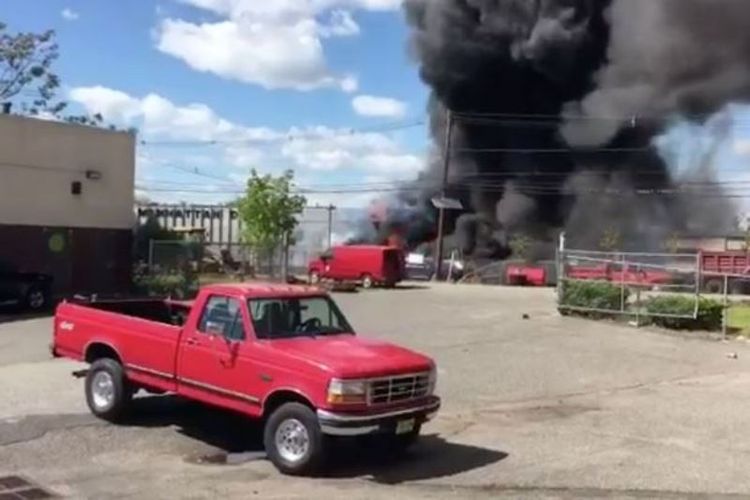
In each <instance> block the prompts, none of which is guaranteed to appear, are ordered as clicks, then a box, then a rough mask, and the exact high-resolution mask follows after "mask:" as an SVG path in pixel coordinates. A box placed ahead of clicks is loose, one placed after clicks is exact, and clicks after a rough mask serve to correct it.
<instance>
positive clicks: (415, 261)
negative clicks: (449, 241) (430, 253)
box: [405, 254, 464, 281]
mask: <svg viewBox="0 0 750 500" xmlns="http://www.w3.org/2000/svg"><path fill="white" fill-rule="evenodd" d="M436 267H437V266H436V265H435V259H433V258H432V257H427V256H424V255H421V254H409V255H407V257H406V263H405V269H406V277H407V279H410V280H424V281H430V280H432V279H433V278H434V277H435V273H436V272H437V269H436ZM463 274H464V263H463V261H462V260H460V259H456V258H454V259H453V260H451V259H450V258H447V259H444V260H443V268H442V272H441V276H440V279H441V280H447V279H448V276H449V275H450V279H451V281H458V280H460V279H461V278H462V277H463Z"/></svg>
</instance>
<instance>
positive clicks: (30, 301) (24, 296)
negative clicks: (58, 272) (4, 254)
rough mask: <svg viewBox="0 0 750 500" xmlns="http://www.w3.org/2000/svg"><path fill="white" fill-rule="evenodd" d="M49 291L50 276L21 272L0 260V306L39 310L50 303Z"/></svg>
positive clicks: (50, 290) (50, 295) (50, 286)
mask: <svg viewBox="0 0 750 500" xmlns="http://www.w3.org/2000/svg"><path fill="white" fill-rule="evenodd" d="M51 292H52V277H51V276H49V275H46V274H41V273H32V272H21V271H19V270H18V269H16V268H14V267H13V266H11V265H9V264H7V263H4V262H0V306H14V307H20V308H23V309H27V310H30V311H41V310H44V309H46V308H47V307H48V306H49V305H50V302H51V300H52V293H51Z"/></svg>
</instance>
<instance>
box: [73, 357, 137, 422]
mask: <svg viewBox="0 0 750 500" xmlns="http://www.w3.org/2000/svg"><path fill="white" fill-rule="evenodd" d="M85 390H86V403H87V404H88V407H89V409H90V410H91V413H93V414H94V415H95V416H97V417H99V418H101V419H104V420H108V421H110V422H114V421H116V420H118V419H119V418H120V417H122V415H123V414H124V413H125V411H126V410H127V408H128V406H129V404H130V400H131V399H132V397H133V391H132V390H131V388H130V385H129V384H128V382H127V380H126V379H125V372H124V371H123V369H122V365H121V364H120V363H118V362H117V361H115V360H114V359H97V360H96V361H94V363H93V364H92V365H91V368H89V371H88V373H87V374H86V385H85Z"/></svg>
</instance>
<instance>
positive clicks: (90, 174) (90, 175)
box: [86, 170, 102, 181]
mask: <svg viewBox="0 0 750 500" xmlns="http://www.w3.org/2000/svg"><path fill="white" fill-rule="evenodd" d="M86 178H87V179H88V180H90V181H98V180H99V179H101V178H102V173H101V172H99V171H98V170H86Z"/></svg>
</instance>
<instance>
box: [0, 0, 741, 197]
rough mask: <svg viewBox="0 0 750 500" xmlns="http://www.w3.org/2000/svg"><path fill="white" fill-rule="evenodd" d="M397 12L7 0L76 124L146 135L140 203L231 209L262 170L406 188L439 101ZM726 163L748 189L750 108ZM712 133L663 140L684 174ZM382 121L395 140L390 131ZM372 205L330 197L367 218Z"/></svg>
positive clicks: (675, 134) (288, 1) (273, 3)
mask: <svg viewBox="0 0 750 500" xmlns="http://www.w3.org/2000/svg"><path fill="white" fill-rule="evenodd" d="M400 2H401V0H156V1H151V0H127V1H126V0H34V1H23V0H4V1H3V2H2V5H1V6H0V19H3V20H4V21H5V22H6V23H7V24H8V25H9V29H10V30H12V31H19V30H34V31H41V30H44V29H47V28H53V29H55V30H56V31H57V33H58V41H59V44H60V52H61V58H60V60H59V61H58V63H57V66H56V69H57V71H58V73H59V74H60V76H61V78H62V81H63V85H64V88H63V89H62V94H63V96H64V97H66V98H67V99H68V100H69V101H70V102H71V112H80V111H85V112H89V113H92V114H93V113H95V112H100V113H102V114H103V115H104V117H105V119H106V121H107V122H108V123H113V124H116V125H118V126H122V127H130V126H134V127H136V128H138V129H139V131H140V133H139V139H140V140H142V141H145V144H143V145H140V146H139V151H138V169H137V186H138V188H139V189H138V191H139V194H141V195H147V196H148V197H149V198H151V199H154V200H160V201H178V200H188V201H193V202H213V201H224V200H227V199H230V198H232V197H233V196H234V194H233V193H231V191H236V190H239V189H241V188H242V184H243V182H244V179H245V178H246V176H247V173H248V171H249V169H250V168H252V167H255V168H257V169H259V170H260V171H263V172H273V173H277V172H280V171H281V170H283V169H286V168H292V169H294V170H295V172H296V175H297V179H298V184H299V185H300V186H302V187H308V188H314V189H316V190H318V191H326V190H327V191H341V190H346V189H348V188H351V187H352V186H354V187H359V188H360V189H361V188H362V186H364V185H365V184H367V185H368V186H373V187H378V186H380V187H382V186H389V185H390V183H392V182H394V181H395V180H399V179H410V178H413V177H414V175H415V174H416V173H417V172H418V171H419V169H420V168H422V167H423V166H424V164H425V155H426V154H427V151H428V149H429V145H430V141H429V140H428V138H427V131H426V127H425V125H424V121H425V118H426V117H425V106H426V100H427V89H426V88H425V87H424V85H423V84H422V83H421V82H420V80H419V77H418V71H417V67H416V65H415V64H414V63H413V62H412V61H410V59H409V56H408V51H407V36H408V31H407V27H406V25H405V22H404V20H403V17H402V13H401V11H400ZM729 113H730V114H731V116H733V117H734V118H735V121H734V125H733V126H732V127H731V128H730V129H729V131H728V133H727V134H726V137H725V139H726V140H724V141H723V143H722V145H721V147H720V148H719V150H718V151H717V153H716V155H715V158H716V162H715V163H717V164H718V170H719V171H720V172H719V177H720V178H721V179H722V180H723V181H743V182H748V181H750V176H749V175H748V173H745V172H746V170H747V169H746V165H747V163H748V161H749V158H750V129H748V123H750V112H749V111H748V109H747V108H741V107H732V108H730V109H729ZM711 123H712V122H709V124H708V125H707V126H706V127H695V126H687V125H685V124H680V123H679V122H678V123H677V125H676V126H675V128H674V129H673V130H671V131H670V132H669V133H668V134H666V136H665V137H664V139H662V140H661V144H662V145H663V147H664V150H665V151H666V152H667V153H668V154H667V157H668V158H670V159H672V160H673V161H674V163H675V168H676V169H677V170H679V171H682V172H684V171H686V170H688V169H690V168H692V166H693V165H694V162H695V153H696V147H699V148H700V147H703V148H705V149H709V148H710V147H711V145H712V141H711V138H712V137H713V136H712V135H711V131H712V128H711V127H712V126H713V125H712V124H711ZM383 125H389V126H390V125H393V128H395V129H396V130H390V128H391V127H386V128H389V130H388V131H383V130H382V128H383ZM372 196H373V195H372V194H371V193H364V194H356V195H352V194H340V193H320V194H315V195H311V196H310V201H311V202H312V203H329V202H332V203H335V204H337V205H339V206H363V205H365V204H366V203H367V202H368V200H369V199H370V198H371V197H372Z"/></svg>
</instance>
